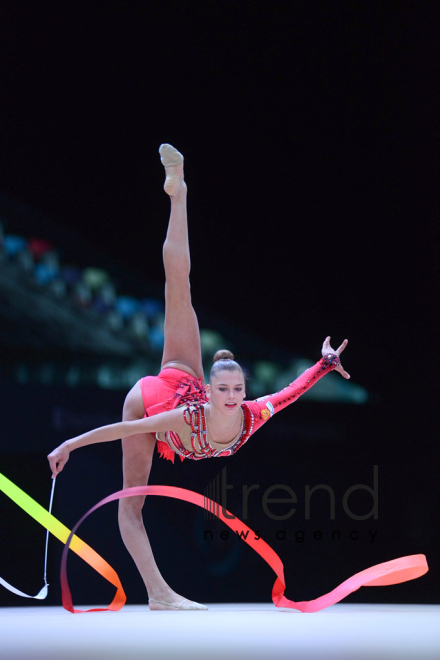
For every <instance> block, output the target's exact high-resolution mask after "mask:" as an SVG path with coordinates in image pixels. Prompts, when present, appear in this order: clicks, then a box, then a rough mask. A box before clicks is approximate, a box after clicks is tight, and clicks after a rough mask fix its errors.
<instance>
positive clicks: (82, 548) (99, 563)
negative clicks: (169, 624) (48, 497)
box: [0, 472, 127, 612]
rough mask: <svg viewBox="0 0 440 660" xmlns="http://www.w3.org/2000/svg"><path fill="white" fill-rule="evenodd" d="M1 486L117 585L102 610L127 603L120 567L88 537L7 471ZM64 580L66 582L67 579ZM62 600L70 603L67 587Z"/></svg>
mask: <svg viewBox="0 0 440 660" xmlns="http://www.w3.org/2000/svg"><path fill="white" fill-rule="evenodd" d="M0 490H2V491H3V492H4V493H5V495H7V496H8V497H9V498H10V499H11V500H12V501H13V502H15V504H18V506H20V507H21V508H22V509H24V511H26V513H28V514H29V515H30V516H31V517H32V518H34V519H35V520H36V521H37V522H39V523H40V525H43V527H45V528H46V529H47V530H48V531H49V532H51V534H53V535H54V536H56V538H57V539H59V540H60V541H62V543H66V542H67V540H69V545H71V546H72V550H73V552H75V553H76V554H77V555H79V556H80V557H81V559H84V561H85V562H87V563H88V564H89V565H90V566H92V568H94V569H95V571H97V572H98V573H99V574H100V575H102V577H104V578H105V579H106V580H108V581H109V582H110V583H111V584H113V586H115V587H116V594H115V597H114V598H113V601H112V603H111V604H110V605H109V606H108V607H104V608H100V609H101V610H102V609H104V610H115V611H117V610H120V609H121V608H122V607H123V606H124V604H125V601H126V600H127V597H126V595H125V593H124V590H123V588H122V584H121V581H120V579H119V576H118V574H117V573H116V571H115V570H114V569H113V568H112V567H111V566H110V565H109V564H108V563H107V562H106V561H105V560H104V559H103V558H102V557H101V556H100V555H98V553H97V552H95V551H94V550H93V549H92V548H91V547H90V546H89V545H87V543H84V541H82V540H81V539H80V538H78V537H77V536H74V534H72V533H71V532H70V529H68V528H67V527H66V526H65V525H63V524H62V523H61V522H60V521H59V520H57V519H56V518H55V516H53V515H52V514H50V513H49V512H48V511H46V509H44V508H43V507H42V506H41V505H40V504H38V503H37V502H36V501H35V500H34V499H32V497H30V496H29V495H27V494H26V493H25V492H24V491H23V490H21V488H19V487H18V486H16V485H15V484H14V483H13V482H12V481H10V480H9V479H7V478H6V477H5V476H4V475H3V474H1V472H0ZM1 582H2V584H3V585H4V586H6V588H9V587H10V586H11V585H8V583H7V582H6V580H1ZM5 582H6V584H5ZM61 583H62V584H63V582H61ZM45 586H46V585H45ZM43 589H44V587H43ZM12 590H14V593H17V592H18V589H15V587H12ZM40 593H41V592H40ZM69 594H70V592H69ZM17 595H19V596H21V595H23V596H26V594H23V593H22V592H18V594H17ZM62 600H63V605H64V607H66V605H65V602H64V601H65V595H64V590H63V591H62ZM66 609H68V610H69V611H70V612H81V610H74V609H73V607H72V606H71V607H70V608H69V607H66ZM100 609H98V608H97V609H96V610H87V611H89V612H93V611H100Z"/></svg>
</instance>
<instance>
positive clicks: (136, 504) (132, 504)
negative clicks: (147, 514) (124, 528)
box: [118, 496, 145, 524]
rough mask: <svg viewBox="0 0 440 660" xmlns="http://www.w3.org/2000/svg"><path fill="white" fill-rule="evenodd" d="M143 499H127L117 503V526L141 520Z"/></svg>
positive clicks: (141, 497) (140, 497)
mask: <svg viewBox="0 0 440 660" xmlns="http://www.w3.org/2000/svg"><path fill="white" fill-rule="evenodd" d="M144 503H145V497H143V496H139V497H127V498H125V499H123V500H120V501H119V509H118V520H119V524H123V523H124V522H128V521H131V520H137V521H138V520H142V509H143V506H144Z"/></svg>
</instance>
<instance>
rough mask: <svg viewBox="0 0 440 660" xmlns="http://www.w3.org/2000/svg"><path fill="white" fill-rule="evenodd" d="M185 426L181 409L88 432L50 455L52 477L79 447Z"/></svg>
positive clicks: (69, 441) (178, 428)
mask: <svg viewBox="0 0 440 660" xmlns="http://www.w3.org/2000/svg"><path fill="white" fill-rule="evenodd" d="M183 424H184V419H183V411H182V409H181V408H176V409H175V410H170V411H168V412H164V413H159V414H158V415H154V416H153V417H145V418H143V419H136V420H133V421H126V422H117V423H116V424H108V425H107V426H101V427H99V428H97V429H93V431H87V433H82V434H81V435H78V436H76V437H75V438H71V439H70V440H66V441H65V442H63V443H62V444H61V445H60V446H59V447H57V448H56V449H54V450H53V451H52V452H51V453H50V454H49V455H48V457H47V458H48V461H49V465H50V469H51V470H52V477H56V476H57V474H59V473H60V472H61V470H62V469H63V468H64V466H65V464H66V463H67V461H68V460H69V455H70V452H71V451H73V450H74V449H78V448H79V447H85V446H86V445H93V444H96V443H98V442H111V441H112V440H119V439H120V438H127V437H129V436H131V435H136V434H138V433H156V432H157V431H175V432H176V433H179V431H181V430H182V427H183Z"/></svg>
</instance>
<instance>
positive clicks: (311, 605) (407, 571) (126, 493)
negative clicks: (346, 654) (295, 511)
mask: <svg viewBox="0 0 440 660" xmlns="http://www.w3.org/2000/svg"><path fill="white" fill-rule="evenodd" d="M0 476H1V475H0ZM0 488H2V482H1V480H0ZM7 494H8V493H7ZM144 495H159V496H164V497H172V498H175V499H179V500H183V501H185V502H190V503H192V504H196V505H197V506H200V507H201V508H205V509H207V510H209V511H210V512H211V513H215V514H216V515H217V517H218V518H220V520H222V521H223V522H224V523H225V524H226V525H228V527H230V528H231V529H232V530H233V531H234V532H235V533H236V534H237V535H238V536H240V537H241V538H242V539H243V540H244V541H245V542H246V543H247V544H248V545H249V546H251V547H252V548H253V549H254V550H255V552H258V554H259V555H260V556H261V557H262V558H263V559H264V560H265V561H266V562H267V563H268V564H269V566H270V567H271V568H272V570H273V571H274V572H275V574H276V576H277V579H276V580H275V584H274V586H273V589H272V600H273V602H274V604H275V605H276V606H277V607H288V608H291V609H296V610H299V611H300V612H318V611H320V610H322V609H324V608H326V607H329V606H330V605H334V604H335V603H338V602H339V601H340V600H342V599H343V598H345V597H346V596H348V595H349V594H351V593H353V592H354V591H356V590H357V589H359V588H360V587H362V586H370V587H377V586H385V585H389V584H398V583H400V582H407V581H408V580H414V579H415V578H418V577H420V576H422V575H424V574H425V573H426V572H427V571H428V564H427V561H426V557H425V555H422V554H420V555H409V556H407V557H399V558H398V559H393V560H392V561H387V562H384V563H381V564H376V565H375V566H371V567H370V568H367V569H365V570H364V571H361V572H360V573H356V574H355V575H353V576H352V577H350V578H348V580H345V581H344V582H342V583H341V584H340V585H339V586H338V587H336V589H333V591H330V592H329V593H327V594H324V595H323V596H320V597H319V598H316V599H314V600H310V601H301V602H295V601H293V600H289V599H287V598H286V597H285V596H284V591H285V589H286V584H285V581H284V566H283V563H282V561H281V559H280V558H279V556H278V555H277V554H276V552H275V551H274V550H273V549H272V548H271V547H270V546H269V545H268V544H267V543H266V542H265V541H263V540H262V539H261V538H259V539H255V534H254V533H253V532H252V530H251V529H250V528H249V527H248V526H247V525H245V524H244V523H243V522H241V521H240V520H238V519H237V518H233V517H232V518H231V517H230V518H228V517H227V516H232V514H231V513H230V512H229V511H225V512H223V511H222V509H221V507H220V506H219V505H218V504H217V503H215V502H213V501H212V500H209V499H208V498H205V497H204V496H203V495H200V494H199V493H194V492H193V491H191V490H187V489H185V488H177V487H175V486H137V487H134V488H126V489H124V490H120V491H117V492H116V493H113V494H112V495H109V496H108V497H105V498H104V499H103V500H101V501H100V502H98V503H97V504H95V506H93V507H92V508H91V509H90V510H89V511H87V513H85V514H84V516H83V517H82V518H81V519H80V520H79V521H78V522H77V524H76V525H75V526H74V527H73V529H72V531H71V532H70V534H69V537H68V538H67V540H66V542H65V543H66V544H65V547H64V550H63V556H62V560H61V576H60V577H61V589H62V600H63V606H64V607H65V608H66V609H67V610H68V611H70V612H79V611H81V610H75V609H74V608H73V604H72V596H71V593H70V588H69V583H68V580H67V570H66V563H67V553H68V550H69V547H70V544H72V550H73V549H74V543H73V542H74V539H77V537H76V536H75V532H76V530H77V529H78V527H79V526H80V524H81V523H82V522H83V521H84V520H85V519H86V518H87V517H88V516H89V515H90V514H91V513H93V512H94V511H96V509H99V508H100V507H101V506H104V504H107V503H109V502H113V501H115V500H119V499H122V498H125V497H137V496H144ZM29 499H30V498H29ZM20 506H21V505H20ZM43 511H44V510H43ZM45 513H47V512H45ZM31 515H32V514H31ZM42 524H44V523H42ZM59 524H61V523H59ZM78 540H79V539H78ZM81 543H82V542H81ZM84 545H85V544H84ZM87 547H88V546H87ZM89 550H91V548H89ZM75 552H77V550H75ZM92 552H93V551H92ZM78 554H79V553H78ZM95 554H96V553H95ZM81 556H82V555H81ZM98 557H99V555H98ZM83 559H85V560H86V561H87V562H88V563H91V562H90V561H89V558H85V557H84V556H83ZM99 559H100V560H101V562H104V560H102V558H101V557H99ZM104 564H105V566H103V565H100V566H99V568H100V569H101V570H99V571H98V572H100V573H101V575H103V577H105V578H106V579H107V580H108V581H109V582H111V583H112V584H114V585H115V586H116V587H117V588H118V591H117V593H116V595H115V597H114V599H113V601H112V603H111V604H110V605H109V607H107V608H102V609H109V610H118V609H121V608H122V607H123V605H124V602H125V594H124V598H123V600H121V598H120V593H121V592H120V590H121V591H122V594H123V593H124V592H123V590H122V586H120V584H121V583H120V581H119V578H118V576H117V575H116V573H115V572H114V571H113V569H112V568H111V567H110V566H109V565H108V564H106V562H104ZM94 568H96V566H94ZM109 569H110V571H111V573H110V572H108V573H107V571H108V570H109ZM96 570H98V569H96ZM115 576H116V578H117V580H115ZM116 582H117V584H116ZM119 587H120V590H119ZM118 596H119V597H118ZM87 611H89V612H90V611H94V610H87ZM95 611H96V610H95Z"/></svg>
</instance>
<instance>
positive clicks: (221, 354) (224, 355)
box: [213, 349, 234, 362]
mask: <svg viewBox="0 0 440 660" xmlns="http://www.w3.org/2000/svg"><path fill="white" fill-rule="evenodd" d="M233 359H234V354H233V353H231V351H227V350H225V349H222V350H221V351H217V353H215V355H214V357H213V362H217V361H218V360H233Z"/></svg>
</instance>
